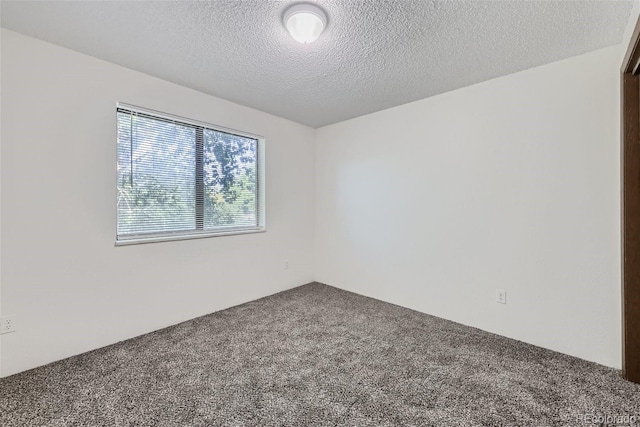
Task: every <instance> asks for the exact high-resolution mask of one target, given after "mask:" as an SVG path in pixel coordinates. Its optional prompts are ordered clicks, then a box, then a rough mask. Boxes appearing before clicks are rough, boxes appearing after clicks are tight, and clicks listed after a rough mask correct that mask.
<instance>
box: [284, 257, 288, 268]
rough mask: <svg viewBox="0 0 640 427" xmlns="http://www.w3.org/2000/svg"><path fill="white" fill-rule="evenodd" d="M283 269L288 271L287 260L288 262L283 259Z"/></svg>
mask: <svg viewBox="0 0 640 427" xmlns="http://www.w3.org/2000/svg"><path fill="white" fill-rule="evenodd" d="M284 269H285V270H288V269H289V260H288V259H285V260H284Z"/></svg>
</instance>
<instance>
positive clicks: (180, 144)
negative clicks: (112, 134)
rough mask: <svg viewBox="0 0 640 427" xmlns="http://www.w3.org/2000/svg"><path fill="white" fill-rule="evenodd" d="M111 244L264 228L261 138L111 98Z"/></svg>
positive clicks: (260, 229)
mask: <svg viewBox="0 0 640 427" xmlns="http://www.w3.org/2000/svg"><path fill="white" fill-rule="evenodd" d="M117 124H118V125H117V126H118V204H117V234H116V244H126V243H142V242H151V241H159V240H174V239H184V238H195V237H207V236H214V235H222V234H237V233H247V232H258V231H264V197H263V195H264V179H263V169H264V167H263V165H264V163H263V159H264V139H262V138H260V137H257V136H253V135H249V134H245V133H241V132H236V131H230V130H226V129H221V128H219V127H216V126H213V125H208V124H204V123H199V122H196V121H192V120H187V119H183V118H179V117H173V116H171V115H168V114H163V113H158V112H155V111H150V110H144V109H141V108H138V107H133V106H130V105H125V104H118V106H117Z"/></svg>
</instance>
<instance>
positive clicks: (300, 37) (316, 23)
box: [284, 3, 327, 43]
mask: <svg viewBox="0 0 640 427" xmlns="http://www.w3.org/2000/svg"><path fill="white" fill-rule="evenodd" d="M284 26H285V27H287V30H289V33H290V34H291V37H293V38H294V39H295V40H296V41H298V42H300V43H311V42H314V41H315V40H316V39H317V38H318V37H319V36H320V33H322V30H324V27H326V26H327V15H325V14H324V12H323V11H322V9H320V8H319V7H317V6H314V5H312V4H306V3H301V4H296V5H293V6H291V7H290V8H289V9H287V11H286V12H285V13H284Z"/></svg>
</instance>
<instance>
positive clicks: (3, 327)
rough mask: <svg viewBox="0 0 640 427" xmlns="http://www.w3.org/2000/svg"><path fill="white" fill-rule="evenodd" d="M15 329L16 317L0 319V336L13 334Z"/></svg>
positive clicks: (16, 326)
mask: <svg viewBox="0 0 640 427" xmlns="http://www.w3.org/2000/svg"><path fill="white" fill-rule="evenodd" d="M17 328H18V325H17V324H16V316H5V317H2V318H0V334H8V333H10V332H15V331H16V330H17Z"/></svg>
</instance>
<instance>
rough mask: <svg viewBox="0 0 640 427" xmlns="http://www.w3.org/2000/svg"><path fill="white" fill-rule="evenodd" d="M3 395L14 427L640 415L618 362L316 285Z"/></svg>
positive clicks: (7, 385)
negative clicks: (601, 361) (569, 353)
mask: <svg viewBox="0 0 640 427" xmlns="http://www.w3.org/2000/svg"><path fill="white" fill-rule="evenodd" d="M0 392H1V395H0V425H2V426H5V427H9V426H181V427H183V426H314V425H317V426H333V425H341V426H342V425H345V426H565V425H630V423H623V422H624V421H625V420H624V419H617V420H614V422H617V424H614V423H609V424H606V419H605V423H593V421H594V420H595V421H598V419H597V418H595V417H592V418H590V419H589V418H587V422H582V421H580V420H579V418H578V417H579V416H581V415H580V414H593V415H595V416H610V417H611V416H616V415H618V416H624V415H631V416H637V417H638V419H637V421H636V422H635V423H632V424H631V425H640V386H639V385H637V384H632V383H629V382H626V381H624V380H622V379H621V378H620V373H619V372H618V371H616V370H614V369H609V368H606V367H603V366H600V365H597V364H594V363H589V362H586V361H583V360H579V359H576V358H572V357H569V356H566V355H562V354H559V353H555V352H552V351H549V350H544V349H542V348H539V347H535V346H531V345H528V344H524V343H522V342H519V341H514V340H510V339H507V338H504V337H500V336H497V335H493V334H490V333H487V332H483V331H480V330H477V329H473V328H469V327H467V326H463V325H460V324H457V323H453V322H449V321H446V320H443V319H439V318H436V317H433V316H428V315H425V314H421V313H417V312H415V311H412V310H408V309H405V308H401V307H398V306H395V305H392V304H387V303H384V302H381V301H377V300H374V299H370V298H366V297H363V296H359V295H356V294H353V293H349V292H345V291H342V290H338V289H335V288H332V287H329V286H325V285H322V284H318V283H313V284H309V285H305V286H302V287H299V288H296V289H292V290H289V291H286V292H282V293H279V294H277V295H273V296H270V297H267V298H263V299H261V300H257V301H253V302H250V303H247V304H243V305H240V306H237V307H233V308H230V309H228V310H224V311H221V312H217V313H214V314H211V315H208V316H204V317H201V318H198V319H195V320H192V321H188V322H185V323H182V324H179V325H176V326H172V327H170V328H167V329H164V330H161V331H157V332H154V333H151V334H148V335H144V336H141V337H138V338H134V339H131V340H128V341H124V342H121V343H118V344H115V345H112V346H109V347H105V348H102V349H99V350H95V351H92V352H90V353H85V354H82V355H79V356H76V357H72V358H69V359H66V360H63V361H60V362H56V363H53V364H50V365H47V366H44V367H41V368H37V369H33V370H31V371H28V372H24V373H20V374H17V375H14V376H11V377H8V378H4V379H1V380H0ZM600 420H602V419H600ZM610 420H611V419H610ZM631 420H632V421H633V418H631Z"/></svg>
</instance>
